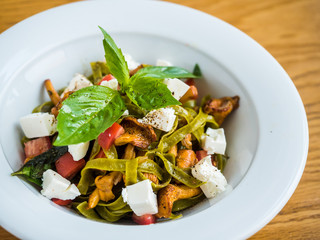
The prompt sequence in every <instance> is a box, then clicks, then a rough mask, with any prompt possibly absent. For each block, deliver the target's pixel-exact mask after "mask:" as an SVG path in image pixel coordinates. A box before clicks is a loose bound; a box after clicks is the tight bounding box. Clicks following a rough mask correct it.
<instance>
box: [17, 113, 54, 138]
mask: <svg viewBox="0 0 320 240" xmlns="http://www.w3.org/2000/svg"><path fill="white" fill-rule="evenodd" d="M20 125H21V128H22V130H23V132H24V134H25V135H26V137H27V138H36V137H45V136H51V135H52V134H54V133H55V132H56V131H57V129H56V128H57V122H56V118H55V116H54V115H52V114H49V113H32V114H29V115H27V116H24V117H22V118H20Z"/></svg>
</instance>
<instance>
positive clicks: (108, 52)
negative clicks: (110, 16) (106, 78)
mask: <svg viewBox="0 0 320 240" xmlns="http://www.w3.org/2000/svg"><path fill="white" fill-rule="evenodd" d="M99 28H100V30H101V31H102V33H103V36H104V39H103V46H104V51H105V58H106V61H107V66H108V68H109V70H110V72H111V74H112V75H113V76H114V77H115V78H116V79H117V80H118V82H119V83H120V85H126V84H128V82H129V78H130V75H129V69H128V65H127V62H126V61H125V59H124V56H123V54H122V52H121V49H119V48H118V47H117V45H116V44H115V42H114V41H113V39H112V38H111V37H110V35H109V34H108V33H107V32H106V31H105V30H104V29H103V28H101V27H99Z"/></svg>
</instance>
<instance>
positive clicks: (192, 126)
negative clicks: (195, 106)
mask: <svg viewBox="0 0 320 240" xmlns="http://www.w3.org/2000/svg"><path fill="white" fill-rule="evenodd" d="M207 117H208V114H206V113H203V112H202V111H201V110H200V111H199V114H198V115H197V116H196V117H195V118H194V119H193V120H192V121H191V122H190V123H189V124H187V125H185V126H183V127H182V128H180V129H178V130H176V131H174V132H173V133H172V134H171V135H169V136H163V137H162V138H161V141H160V143H159V145H158V149H157V150H158V151H159V152H167V151H169V149H170V148H171V147H172V146H173V145H175V144H177V143H178V142H180V141H181V140H182V139H183V138H184V137H185V136H186V135H187V134H188V133H193V132H194V131H196V130H197V129H198V128H201V127H204V124H205V123H206V120H207Z"/></svg>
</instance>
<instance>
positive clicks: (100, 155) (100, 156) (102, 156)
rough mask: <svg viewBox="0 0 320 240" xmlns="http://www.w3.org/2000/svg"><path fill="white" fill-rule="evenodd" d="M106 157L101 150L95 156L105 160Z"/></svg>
mask: <svg viewBox="0 0 320 240" xmlns="http://www.w3.org/2000/svg"><path fill="white" fill-rule="evenodd" d="M105 157H106V155H105V154H104V151H103V150H102V149H101V150H100V152H99V153H98V154H97V155H96V156H95V158H105Z"/></svg>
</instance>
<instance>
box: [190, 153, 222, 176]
mask: <svg viewBox="0 0 320 240" xmlns="http://www.w3.org/2000/svg"><path fill="white" fill-rule="evenodd" d="M215 170H216V167H215V166H213V165H212V162H211V155H209V156H206V157H204V158H202V159H201V160H200V161H199V162H198V163H197V164H196V165H195V166H193V167H192V169H191V173H192V176H194V177H195V178H197V179H199V180H200V181H202V182H206V181H208V180H209V179H210V178H211V177H212V173H213V172H214V171H215Z"/></svg>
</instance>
